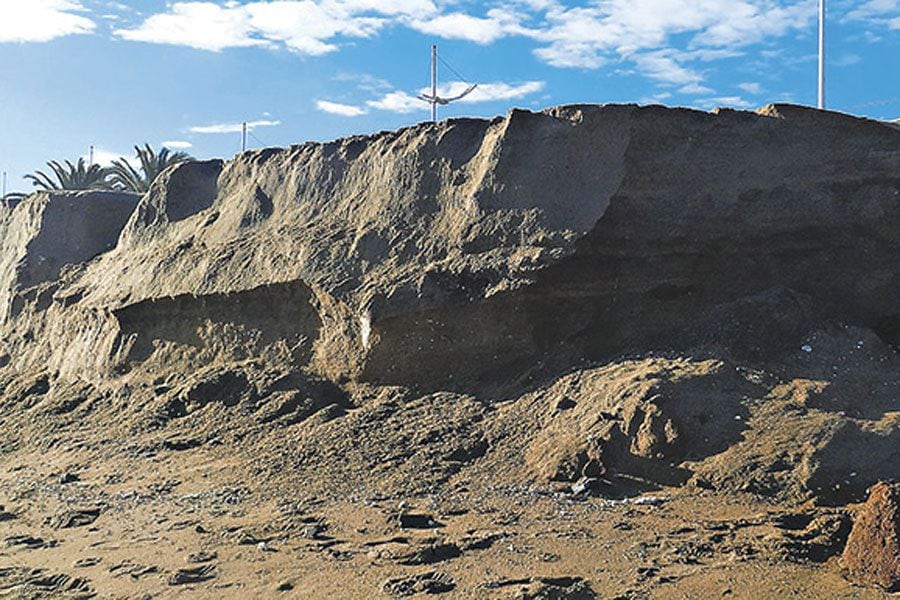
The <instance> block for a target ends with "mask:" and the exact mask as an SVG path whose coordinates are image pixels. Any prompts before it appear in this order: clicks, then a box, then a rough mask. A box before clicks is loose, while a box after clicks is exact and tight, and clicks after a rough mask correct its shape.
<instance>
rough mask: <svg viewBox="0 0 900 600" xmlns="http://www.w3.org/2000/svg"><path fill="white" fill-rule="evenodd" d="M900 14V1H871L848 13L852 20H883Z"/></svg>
mask: <svg viewBox="0 0 900 600" xmlns="http://www.w3.org/2000/svg"><path fill="white" fill-rule="evenodd" d="M898 13H900V0H869V1H868V2H863V3H862V4H860V5H859V6H858V7H856V8H855V9H853V10H851V11H850V12H848V13H847V18H848V19H852V20H869V19H882V18H891V17H894V16H897V14H898Z"/></svg>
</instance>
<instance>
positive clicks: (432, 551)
mask: <svg viewBox="0 0 900 600" xmlns="http://www.w3.org/2000/svg"><path fill="white" fill-rule="evenodd" d="M460 556H462V551H461V550H460V549H459V546H457V545H456V544H431V545H429V546H426V547H425V548H421V549H418V550H415V551H413V552H411V553H409V554H407V555H406V556H403V557H400V559H399V560H398V562H399V563H400V564H401V565H431V564H434V563H438V562H443V561H445V560H451V559H454V558H459V557H460Z"/></svg>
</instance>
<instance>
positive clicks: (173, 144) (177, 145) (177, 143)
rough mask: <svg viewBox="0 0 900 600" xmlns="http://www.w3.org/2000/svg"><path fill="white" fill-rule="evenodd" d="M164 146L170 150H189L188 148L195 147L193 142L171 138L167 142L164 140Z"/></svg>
mask: <svg viewBox="0 0 900 600" xmlns="http://www.w3.org/2000/svg"><path fill="white" fill-rule="evenodd" d="M162 146H163V148H168V149H169V150H187V149H188V148H193V147H194V145H193V144H192V143H190V142H186V141H183V140H169V141H167V142H163V143H162Z"/></svg>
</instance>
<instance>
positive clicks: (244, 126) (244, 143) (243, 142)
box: [241, 121, 247, 152]
mask: <svg viewBox="0 0 900 600" xmlns="http://www.w3.org/2000/svg"><path fill="white" fill-rule="evenodd" d="M246 149H247V122H246V121H245V122H243V123H241V152H244V151H245V150H246Z"/></svg>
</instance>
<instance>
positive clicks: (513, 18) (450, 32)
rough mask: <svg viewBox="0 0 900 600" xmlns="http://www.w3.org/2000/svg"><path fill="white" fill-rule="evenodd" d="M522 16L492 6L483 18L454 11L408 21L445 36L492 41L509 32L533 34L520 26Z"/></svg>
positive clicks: (421, 28) (419, 27) (509, 33)
mask: <svg viewBox="0 0 900 600" xmlns="http://www.w3.org/2000/svg"><path fill="white" fill-rule="evenodd" d="M524 18H525V15H520V14H519V13H516V12H514V11H512V10H509V9H501V8H494V9H491V10H489V11H488V12H487V15H486V16H485V17H474V16H472V15H469V14H467V13H461V12H453V13H447V14H441V15H436V16H433V17H431V18H429V19H415V20H411V21H408V22H407V24H408V25H409V26H410V27H411V28H413V29H415V30H416V31H420V32H422V33H427V34H429V35H436V36H438V37H442V38H444V39H451V40H467V41H470V42H475V43H477V44H491V43H493V42H495V41H497V40H499V39H500V38H503V37H506V36H509V35H534V34H535V33H536V32H534V31H531V30H529V29H526V28H525V27H523V26H522V25H521V21H522V19H524Z"/></svg>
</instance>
